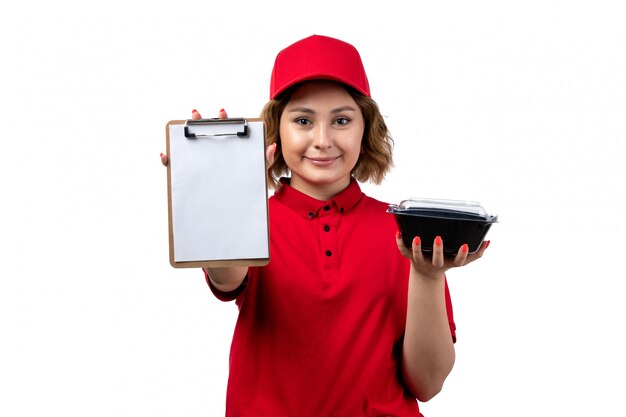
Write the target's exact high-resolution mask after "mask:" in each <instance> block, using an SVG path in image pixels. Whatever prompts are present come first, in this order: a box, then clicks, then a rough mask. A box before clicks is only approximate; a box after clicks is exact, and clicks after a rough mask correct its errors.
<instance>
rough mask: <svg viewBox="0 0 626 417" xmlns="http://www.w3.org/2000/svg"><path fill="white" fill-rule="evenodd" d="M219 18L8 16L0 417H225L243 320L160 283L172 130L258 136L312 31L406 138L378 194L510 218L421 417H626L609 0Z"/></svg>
mask: <svg viewBox="0 0 626 417" xmlns="http://www.w3.org/2000/svg"><path fill="white" fill-rule="evenodd" d="M223 3H224V4H227V5H221V4H220V3H218V2H211V1H202V2H196V1H188V2H178V3H174V2H172V3H171V4H163V2H158V1H156V2H133V1H132V0H128V1H125V2H121V1H103V2H97V3H93V4H92V2H79V1H66V0H60V1H54V2H43V1H39V2H28V1H23V2H13V3H12V5H11V8H10V9H9V8H4V9H3V11H2V14H1V15H0V45H1V46H0V48H1V49H0V52H1V60H2V64H1V68H2V69H1V70H0V71H1V73H2V76H1V77H0V117H1V118H2V126H1V131H0V132H1V133H0V140H1V147H0V155H1V157H2V163H1V164H0V181H1V190H2V203H1V204H0V222H1V223H0V225H1V228H0V275H1V281H0V335H1V338H2V342H1V343H0V398H1V399H0V415H3V416H151V417H152V416H219V415H222V414H223V410H224V398H225V389H226V379H227V363H228V349H229V345H230V339H231V336H232V330H233V325H234V320H235V319H236V313H237V311H236V307H235V305H234V304H232V303H229V304H224V303H220V302H218V301H216V300H215V299H214V298H213V297H212V296H211V294H210V293H209V290H208V288H207V287H206V284H205V283H204V279H203V276H202V274H201V273H200V272H199V271H197V270H177V269H173V268H172V267H171V266H170V265H169V263H168V246H167V245H168V237H167V204H166V201H167V200H166V171H165V168H163V166H161V164H160V162H159V153H160V152H163V151H164V150H165V124H166V123H167V122H168V121H169V120H172V119H184V118H187V117H189V115H190V112H191V110H192V109H193V108H197V109H198V110H200V111H201V112H202V113H203V115H204V116H206V117H213V116H215V115H216V114H217V112H218V110H219V109H220V108H222V107H224V108H226V110H227V111H228V112H229V114H230V115H231V116H245V117H255V116H257V115H258V114H259V112H260V109H261V107H262V105H263V104H264V103H265V101H266V100H267V96H268V88H269V76H270V72H271V68H272V64H273V59H274V57H275V55H276V53H277V52H278V51H279V50H280V49H282V48H283V47H285V46H287V45H288V44H290V43H292V42H294V41H296V40H298V39H300V38H303V37H306V36H309V35H311V34H314V33H316V34H322V35H329V36H334V37H338V38H340V39H343V40H346V41H348V42H351V43H353V44H354V45H355V46H357V48H358V49H359V51H360V52H361V55H362V58H363V61H364V63H365V66H366V68H367V71H368V75H369V79H370V83H371V86H372V94H373V96H374V98H375V99H376V100H377V102H378V103H379V105H380V107H381V110H382V112H383V114H385V115H386V116H387V122H388V125H389V127H390V129H391V131H392V134H393V136H394V138H395V141H396V152H395V162H396V166H395V169H394V170H393V172H392V173H391V174H390V175H389V176H388V177H387V179H386V180H385V182H384V183H383V184H382V186H373V185H365V186H364V187H363V188H364V189H365V191H366V192H367V193H369V194H370V195H372V196H373V197H376V198H379V199H381V200H385V201H388V202H399V201H400V200H401V199H404V198H407V197H411V196H423V197H442V198H456V199H469V200H477V201H479V202H481V203H482V204H483V205H484V206H485V207H486V208H487V209H488V210H489V211H492V212H495V213H497V214H498V215H499V216H500V223H498V224H497V225H495V226H494V227H492V229H491V231H490V232H489V235H488V237H489V238H490V239H491V240H492V244H491V246H490V248H489V250H488V253H487V254H486V256H485V258H483V259H482V260H481V261H480V262H479V263H475V264H472V265H470V266H468V267H466V268H464V269H461V270H455V271H452V272H450V273H449V282H450V288H451V291H452V296H453V301H454V307H455V316H456V322H457V326H458V343H457V345H456V349H457V363H456V366H455V368H454V370H453V372H452V374H451V375H450V377H449V378H448V380H447V382H446V385H445V386H444V390H443V392H442V393H441V394H440V395H439V396H438V397H436V398H435V399H433V400H432V401H431V402H429V403H426V404H423V405H422V410H423V412H424V413H425V415H427V416H451V415H480V416H526V415H545V416H553V415H572V416H588V415H600V416H623V415H625V414H626V406H624V403H623V400H622V399H621V397H622V395H623V390H624V385H623V376H624V373H625V371H626V363H625V360H624V354H623V348H624V347H623V346H624V335H623V318H624V316H625V315H626V307H624V304H625V302H624V300H623V296H624V291H623V289H622V288H624V286H623V280H624V277H625V274H624V262H623V259H624V249H625V248H624V239H623V236H624V235H625V233H626V228H625V226H624V211H625V209H626V204H625V198H624V186H623V183H622V181H621V180H620V177H621V176H623V175H624V173H625V171H626V169H624V162H623V160H624V158H625V156H626V148H625V145H624V142H625V140H626V117H625V116H626V77H625V74H626V52H625V51H626V25H624V16H625V15H626V14H625V12H624V9H622V8H620V6H621V2H619V1H617V0H616V1H602V0H596V1H587V2H583V1H564V0H562V1H559V0H554V1H546V0H542V1H533V0H530V1H524V2H504V1H495V0H494V1H484V0H478V1H467V2H466V1H440V2H417V3H416V4H414V5H413V6H412V8H411V9H407V8H406V5H407V4H408V3H407V2H403V3H402V5H397V3H399V2H391V1H387V2H364V1H362V0H359V1H325V0H322V1H321V0H318V1H315V2H294V1H284V2H252V1H251V2H240V1H225V2H223ZM244 240H245V236H242V241H244Z"/></svg>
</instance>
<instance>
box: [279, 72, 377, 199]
mask: <svg viewBox="0 0 626 417" xmlns="http://www.w3.org/2000/svg"><path fill="white" fill-rule="evenodd" d="M364 129H365V121H364V119H363V115H362V113H361V109H360V108H359V106H358V105H357V104H356V103H355V101H354V100H353V99H352V97H351V96H350V94H348V92H347V91H346V90H345V89H344V88H343V87H342V86H341V85H340V84H337V83H334V82H331V81H310V82H306V83H304V84H302V86H301V87H300V88H299V89H298V90H297V91H296V92H295V93H294V94H293V95H292V96H291V99H290V100H289V102H288V103H287V106H286V107H285V109H284V110H283V113H282V116H281V119H280V138H281V151H282V155H283V158H284V159H285V162H286V163H287V166H288V167H289V170H290V171H291V186H292V187H294V188H295V189H297V190H299V191H302V192H304V193H305V194H308V195H309V196H311V197H314V198H317V199H319V200H328V199H330V198H332V197H333V196H334V195H336V194H337V193H339V192H340V191H342V190H343V189H344V188H346V187H347V186H348V184H349V183H350V172H351V171H352V169H353V168H354V166H355V165H356V163H357V160H358V159H359V154H360V153H361V141H362V139H363V132H364Z"/></svg>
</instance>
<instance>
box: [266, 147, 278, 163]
mask: <svg viewBox="0 0 626 417" xmlns="http://www.w3.org/2000/svg"><path fill="white" fill-rule="evenodd" d="M275 154H276V144H275V143H272V144H271V145H270V146H268V147H267V150H266V151H265V159H266V160H267V166H268V167H271V166H272V164H274V155H275Z"/></svg>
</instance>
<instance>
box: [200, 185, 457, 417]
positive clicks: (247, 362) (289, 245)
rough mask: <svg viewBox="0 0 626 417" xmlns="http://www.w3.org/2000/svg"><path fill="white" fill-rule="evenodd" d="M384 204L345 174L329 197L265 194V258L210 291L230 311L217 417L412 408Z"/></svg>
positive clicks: (397, 270)
mask: <svg viewBox="0 0 626 417" xmlns="http://www.w3.org/2000/svg"><path fill="white" fill-rule="evenodd" d="M387 207H388V205H387V204H385V203H382V202H379V201H376V200H374V199H372V198H369V197H367V196H365V194H363V193H362V192H361V189H360V188H359V186H358V184H357V182H356V181H355V180H352V181H351V183H350V185H349V186H348V188H346V189H345V190H344V191H343V192H341V193H340V194H339V195H337V196H336V197H334V198H333V199H332V200H330V201H319V200H316V199H313V198H311V197H309V196H307V195H305V194H303V193H301V192H299V191H297V190H295V189H294V188H292V187H290V186H289V185H288V184H287V183H283V186H282V188H281V189H280V190H279V191H278V192H276V193H275V195H274V196H273V197H272V198H270V201H269V212H270V253H271V258H270V262H269V264H268V265H267V266H265V267H254V268H250V269H249V271H248V276H247V278H246V279H245V280H244V283H243V284H242V285H241V286H240V287H239V288H238V289H237V290H235V291H233V292H231V293H222V292H219V291H218V290H216V289H215V288H214V287H213V286H211V288H212V291H213V292H214V294H215V295H216V296H217V297H218V298H219V299H221V300H224V301H227V300H232V299H236V300H237V305H238V306H239V310H240V311H239V317H238V320H237V325H236V327H235V332H234V336H233V341H232V346H231V355H230V376H229V380H228V392H227V399H226V415H227V416H228V417H240V416H245V417H251V416H263V417H280V416H297V417H308V416H311V417H313V416H314V417H327V416H350V417H355V416H373V415H376V416H378V415H385V416H387V415H389V416H420V415H421V414H420V413H419V410H418V405H417V401H416V399H415V398H414V397H413V396H412V395H411V394H410V393H409V392H408V390H407V389H406V388H405V387H404V385H403V383H402V381H401V377H400V371H399V369H400V358H401V355H400V353H401V348H402V338H403V335H404V329H405V324H406V308H407V291H408V277H409V261H408V259H406V258H404V257H403V256H402V255H401V254H400V252H399V251H398V248H397V246H396V241H395V232H396V230H397V226H396V223H395V220H394V218H393V215H391V214H388V213H386V210H387ZM442 296H445V297H446V304H447V307H448V319H449V322H450V330H451V332H452V337H453V338H454V337H455V325H454V321H453V316H452V307H451V304H450V299H449V294H448V289H447V286H446V293H445V295H444V294H442Z"/></svg>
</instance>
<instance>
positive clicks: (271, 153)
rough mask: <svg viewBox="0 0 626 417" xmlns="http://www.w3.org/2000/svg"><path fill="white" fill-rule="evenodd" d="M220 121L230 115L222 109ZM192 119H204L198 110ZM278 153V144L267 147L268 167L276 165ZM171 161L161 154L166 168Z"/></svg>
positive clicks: (193, 112)
mask: <svg viewBox="0 0 626 417" xmlns="http://www.w3.org/2000/svg"><path fill="white" fill-rule="evenodd" d="M217 118H218V119H228V114H227V113H226V111H225V110H224V109H221V110H220V112H219V113H218V115H217ZM191 119H192V120H199V119H202V116H200V113H198V110H195V109H194V110H192V111H191ZM275 153H276V144H275V143H273V144H271V145H270V146H268V147H267V149H266V151H265V158H266V159H267V166H271V165H272V164H273V163H274V154H275ZM168 161H169V159H168V157H167V155H165V154H163V153H162V154H161V163H162V164H163V165H164V166H167V163H168Z"/></svg>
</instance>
